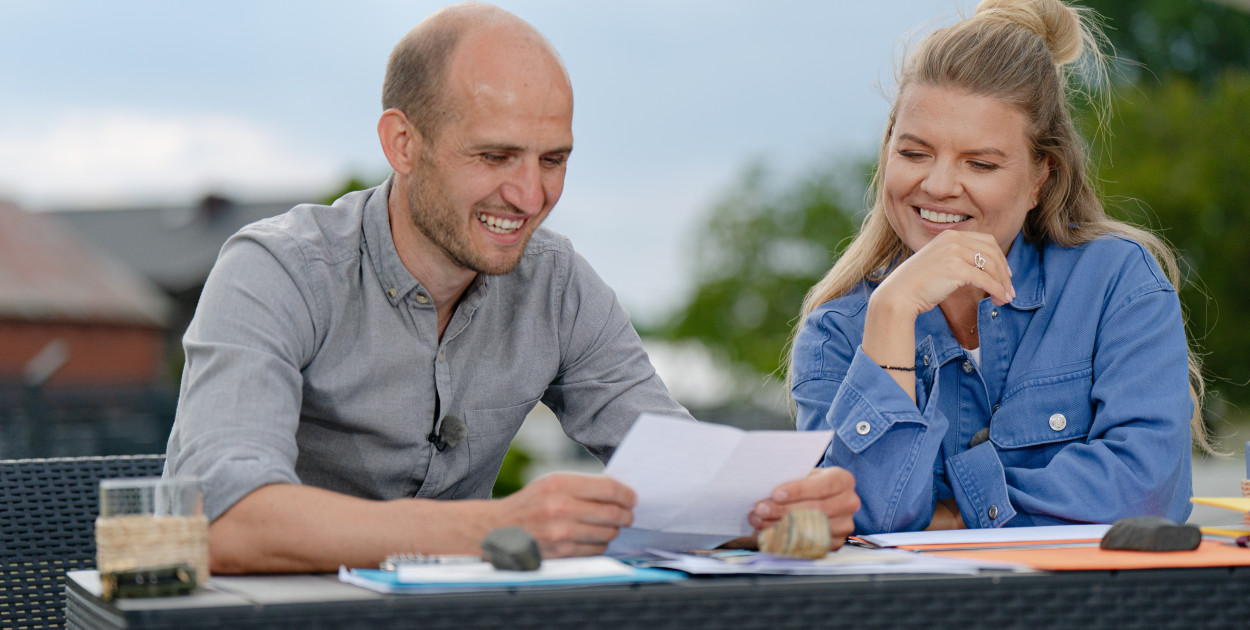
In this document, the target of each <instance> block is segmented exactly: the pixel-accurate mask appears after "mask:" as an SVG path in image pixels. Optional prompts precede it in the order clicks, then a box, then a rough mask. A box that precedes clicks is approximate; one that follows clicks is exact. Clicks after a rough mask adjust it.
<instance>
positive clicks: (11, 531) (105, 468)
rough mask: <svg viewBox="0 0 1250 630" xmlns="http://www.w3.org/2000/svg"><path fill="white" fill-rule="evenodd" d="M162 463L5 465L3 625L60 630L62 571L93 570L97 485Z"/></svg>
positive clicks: (152, 471)
mask: <svg viewBox="0 0 1250 630" xmlns="http://www.w3.org/2000/svg"><path fill="white" fill-rule="evenodd" d="M164 465H165V456H164V455H116V456H106V457H67V458H58V459H10V460H0V627H2V628H60V627H62V626H63V625H64V618H65V617H64V616H65V607H64V591H65V572H66V571H69V570H74V569H90V568H93V567H94V566H95V518H96V515H97V514H98V512H99V505H100V498H99V496H100V493H99V490H98V484H99V481H100V480H101V479H110V478H119V477H156V476H160V474H161V469H162V468H163V467H164Z"/></svg>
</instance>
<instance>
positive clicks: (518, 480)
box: [491, 444, 534, 499]
mask: <svg viewBox="0 0 1250 630" xmlns="http://www.w3.org/2000/svg"><path fill="white" fill-rule="evenodd" d="M533 461H534V457H533V456H532V455H530V454H529V453H527V452H526V451H525V449H523V448H521V447H519V446H517V445H516V444H513V445H512V446H511V447H509V448H508V452H507V453H505V454H504V456H503V465H502V466H500V468H499V476H498V477H495V487H494V488H493V489H492V490H491V496H492V497H494V498H496V499H502V498H503V497H506V496H508V495H510V494H512V493H513V492H516V491H517V490H520V489H521V486H524V485H525V474H526V472H528V471H529V467H530V464H531V463H533Z"/></svg>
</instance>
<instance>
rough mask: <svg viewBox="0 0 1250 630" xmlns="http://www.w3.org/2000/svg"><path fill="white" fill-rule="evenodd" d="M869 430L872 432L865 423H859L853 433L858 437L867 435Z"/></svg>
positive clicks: (869, 425)
mask: <svg viewBox="0 0 1250 630" xmlns="http://www.w3.org/2000/svg"><path fill="white" fill-rule="evenodd" d="M871 430H872V425H871V424H868V423H867V422H862V421H861V422H860V423H859V424H856V425H855V432H856V433H858V434H860V435H868V432H869V431H871Z"/></svg>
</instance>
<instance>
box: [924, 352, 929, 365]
mask: <svg viewBox="0 0 1250 630" xmlns="http://www.w3.org/2000/svg"><path fill="white" fill-rule="evenodd" d="M924 364H925V365H928V364H929V355H927V354H926V355H924Z"/></svg>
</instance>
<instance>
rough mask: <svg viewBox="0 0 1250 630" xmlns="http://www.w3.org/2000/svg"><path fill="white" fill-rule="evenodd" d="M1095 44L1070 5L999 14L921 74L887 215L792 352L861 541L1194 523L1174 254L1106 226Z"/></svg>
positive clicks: (1188, 397)
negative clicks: (1090, 151) (939, 531)
mask: <svg viewBox="0 0 1250 630" xmlns="http://www.w3.org/2000/svg"><path fill="white" fill-rule="evenodd" d="M1101 39H1102V38H1101V35H1100V33H1099V31H1098V30H1097V25H1096V24H1093V23H1092V22H1091V21H1090V20H1089V16H1088V15H1087V14H1084V13H1083V12H1081V11H1079V10H1076V9H1074V8H1073V7H1070V6H1068V5H1066V4H1065V3H1063V2H1060V1H1059V0H985V1H984V2H982V3H981V4H980V5H979V6H978V7H977V10H976V13H975V14H974V15H973V16H972V17H970V18H968V19H966V20H963V21H961V22H959V23H956V24H954V25H953V26H950V27H947V28H944V29H941V30H938V31H935V32H933V33H932V34H930V35H928V36H927V37H926V38H925V39H924V40H923V41H922V42H921V43H919V44H918V45H917V47H916V48H915V49H914V50H913V51H912V52H911V53H910V54H909V55H908V57H907V59H906V61H905V62H904V65H903V67H902V69H901V73H900V78H899V87H898V95H897V98H896V100H895V102H894V106H893V110H892V112H891V113H890V119H889V124H888V127H887V129H886V133H885V139H884V141H883V143H882V146H881V155H880V169H879V171H878V173H877V177H876V180H875V182H874V186H875V195H876V200H875V203H874V205H873V208H872V210H871V212H870V214H869V216H868V217H867V218H866V219H865V222H864V225H863V226H862V228H861V230H860V233H859V234H858V236H857V237H856V239H855V240H854V242H853V243H852V244H851V245H850V247H849V248H848V249H847V251H846V253H845V254H844V255H843V256H842V257H841V258H840V259H839V260H838V261H837V263H836V264H835V265H834V267H833V269H832V270H830V272H829V273H828V274H827V275H826V277H825V278H824V279H823V280H822V281H821V282H820V283H819V284H817V285H816V286H815V287H814V288H813V289H812V290H811V292H810V293H809V294H808V297H807V299H806V300H805V302H804V305H803V312H802V315H803V317H802V319H801V321H800V324H799V328H798V331H797V333H796V337H795V340H794V344H793V347H792V348H791V364H790V375H789V376H790V384H791V393H792V395H793V397H794V400H795V402H796V404H797V409H798V417H797V424H798V427H799V428H800V429H808V430H811V429H833V430H834V431H835V435H834V438H833V440H832V442H831V443H830V446H829V449H828V451H827V452H826V454H825V458H824V462H823V463H822V465H824V466H840V467H843V468H846V469H848V470H849V471H850V472H852V473H853V474H854V475H855V478H856V484H857V490H858V492H859V495H860V499H861V500H862V502H863V505H862V508H861V509H860V510H859V512H857V513H856V515H855V528H856V531H857V532H860V533H875V532H887V531H906V530H917V529H923V528H959V527H1002V526H1023V525H1050V524H1062V523H1080V522H1088V523H1110V522H1113V521H1115V520H1116V519H1119V518H1122V517H1127V516H1140V515H1158V516H1165V517H1168V518H1171V519H1173V520H1176V521H1184V520H1185V519H1186V518H1187V517H1188V515H1189V509H1190V508H1189V502H1188V500H1189V497H1190V495H1191V492H1192V489H1191V481H1190V447H1191V434H1192V431H1191V424H1192V427H1193V430H1196V431H1198V433H1197V434H1196V435H1198V438H1199V441H1200V442H1201V443H1203V444H1205V442H1204V441H1203V438H1202V433H1201V427H1202V425H1201V423H1200V421H1199V413H1198V411H1199V410H1198V404H1199V401H1200V400H1201V396H1200V391H1201V379H1200V378H1196V377H1195V378H1193V379H1192V381H1193V383H1194V384H1195V385H1196V387H1191V373H1192V374H1193V375H1196V374H1197V368H1196V366H1195V365H1194V361H1193V360H1192V359H1191V355H1190V352H1189V347H1188V343H1187V340H1186V334H1185V327H1184V322H1183V319H1182V313H1181V307H1180V303H1179V301H1178V299H1177V295H1176V289H1175V283H1176V277H1177V274H1176V263H1175V257H1174V255H1173V254H1172V253H1171V252H1170V250H1169V249H1168V248H1167V247H1166V245H1164V244H1163V243H1162V241H1160V240H1159V239H1158V238H1156V237H1154V236H1153V235H1151V234H1150V233H1148V232H1145V231H1143V230H1140V229H1137V228H1134V227H1131V226H1128V225H1125V224H1123V223H1119V222H1116V221H1113V220H1111V219H1109V218H1108V217H1107V216H1106V215H1105V213H1104V212H1103V208H1102V206H1101V204H1100V202H1099V200H1098V199H1097V197H1096V196H1095V194H1094V193H1093V191H1092V190H1091V188H1090V186H1089V183H1088V179H1087V176H1086V162H1087V155H1086V150H1085V148H1084V145H1083V143H1082V142H1081V140H1080V138H1079V137H1078V136H1077V134H1076V132H1075V130H1074V127H1073V123H1072V118H1071V109H1070V105H1069V100H1070V96H1071V95H1070V94H1069V93H1068V86H1069V80H1068V70H1067V68H1070V67H1071V66H1072V64H1074V63H1076V62H1078V61H1079V60H1082V59H1087V60H1090V61H1091V62H1092V65H1091V66H1089V67H1094V68H1102V67H1103V59H1102V56H1101V54H1100V52H1099V50H1098V45H1097V44H1098V42H1100V41H1101Z"/></svg>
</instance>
